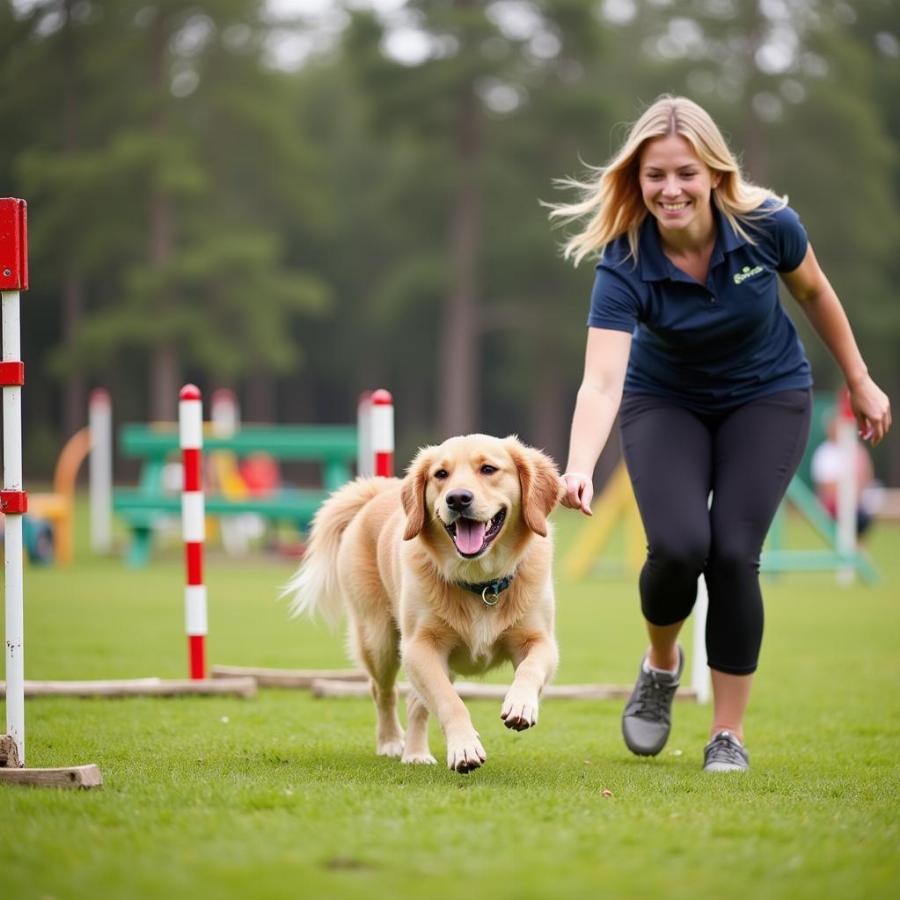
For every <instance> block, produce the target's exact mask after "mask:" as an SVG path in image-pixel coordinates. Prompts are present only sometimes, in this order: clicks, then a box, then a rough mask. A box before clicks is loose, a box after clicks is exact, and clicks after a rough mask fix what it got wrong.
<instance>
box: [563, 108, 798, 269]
mask: <svg viewBox="0 0 900 900" xmlns="http://www.w3.org/2000/svg"><path fill="white" fill-rule="evenodd" d="M670 135H678V136H680V137H683V138H685V139H686V140H687V141H688V143H690V145H691V146H692V147H693V149H694V152H695V153H696V154H697V156H698V157H699V159H700V160H702V162H704V163H705V164H706V165H707V166H708V167H709V168H710V169H711V170H712V172H713V175H718V176H719V183H718V185H717V186H716V187H715V188H714V189H713V192H712V200H713V203H714V204H715V205H716V207H717V208H718V209H719V210H720V211H721V213H722V214H723V215H724V216H725V218H726V219H727V220H728V222H729V223H730V224H731V226H732V227H733V228H734V230H735V231H736V232H737V233H738V234H740V235H741V237H743V238H744V239H745V240H747V241H749V242H750V243H751V244H752V243H754V241H753V238H752V237H751V236H750V235H749V234H748V233H747V231H746V230H745V228H744V227H743V224H742V223H741V221H740V219H741V218H743V219H744V223H746V222H747V219H748V218H753V216H750V215H749V214H750V213H753V212H754V211H757V210H759V207H760V206H761V205H762V204H763V203H764V202H765V201H766V200H772V201H774V204H772V205H771V206H769V207H767V208H766V210H765V211H763V212H762V213H761V214H760V215H758V216H757V217H762V216H765V215H768V214H769V213H771V212H773V211H775V210H776V209H781V208H783V207H784V206H786V205H787V198H786V197H781V196H779V195H777V194H775V193H774V192H773V191H770V190H769V189H768V188H764V187H760V186H759V185H756V184H753V183H752V182H749V181H747V180H745V179H744V177H743V175H742V174H741V169H740V166H739V165H738V162H737V160H736V159H735V157H734V155H733V154H732V152H731V150H729V149H728V144H726V143H725V138H724V137H722V132H721V131H719V129H718V127H717V126H716V123H715V122H713V120H712V118H711V117H710V115H709V113H708V112H706V110H705V109H703V108H702V107H701V106H698V105H697V104H696V103H694V102H693V100H688V99H687V98H686V97H672V96H670V95H669V94H663V95H662V96H661V97H659V98H658V99H657V100H655V101H654V103H653V104H652V105H651V106H650V107H649V109H647V110H646V112H645V113H644V114H643V115H642V116H641V117H640V118H639V119H638V120H637V122H635V123H634V125H633V126H632V128H631V131H630V132H629V134H628V137H627V138H626V140H625V143H624V144H623V145H622V147H621V149H620V150H619V152H618V153H616V155H615V156H614V157H613V158H612V160H611V161H610V162H609V163H608V164H607V165H606V166H589V167H588V168H589V172H590V173H592V174H596V178H594V179H593V180H592V181H577V180H575V179H572V178H563V179H559V180H558V181H557V182H556V184H557V185H558V186H561V187H565V188H574V189H576V190H578V191H580V193H581V199H580V200H578V201H577V202H575V203H561V204H555V205H551V204H548V205H549V206H550V208H551V210H552V211H551V213H550V218H551V219H560V220H562V222H564V223H566V224H568V223H572V222H575V221H578V220H582V219H587V225H586V226H585V227H584V229H583V230H582V231H580V232H579V233H578V234H575V235H574V236H572V237H571V238H569V240H568V241H567V242H566V244H565V245H564V247H563V256H564V257H565V258H566V259H569V258H570V257H574V259H575V265H576V266H577V265H578V263H580V262H581V260H582V259H584V257H585V256H587V255H588V254H589V253H592V252H594V251H596V250H601V249H602V248H603V247H605V246H606V245H607V244H608V243H609V242H610V241H612V240H615V238H617V237H619V236H620V235H623V234H625V235H627V236H628V246H629V248H630V250H631V254H630V255H631V256H632V257H633V258H634V259H635V260H637V255H638V235H639V232H640V227H641V224H642V223H643V221H644V219H645V218H646V217H647V216H648V215H649V211H648V209H647V207H646V206H645V205H644V200H643V197H642V195H641V190H640V186H639V183H638V167H639V165H640V158H641V152H642V151H643V148H644V144H646V143H647V141H650V140H653V139H654V138H661V137H669V136H670Z"/></svg>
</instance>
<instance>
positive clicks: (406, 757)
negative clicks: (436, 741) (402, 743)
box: [400, 751, 437, 766]
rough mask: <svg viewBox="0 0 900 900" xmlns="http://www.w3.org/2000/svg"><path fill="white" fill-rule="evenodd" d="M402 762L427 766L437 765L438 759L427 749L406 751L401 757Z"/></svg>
mask: <svg viewBox="0 0 900 900" xmlns="http://www.w3.org/2000/svg"><path fill="white" fill-rule="evenodd" d="M400 762H402V763H412V764H414V765H415V764H418V765H425V766H434V765H437V760H436V759H435V758H434V757H433V756H432V755H431V754H430V753H428V752H427V751H426V752H425V753H404V754H403V756H401V757H400Z"/></svg>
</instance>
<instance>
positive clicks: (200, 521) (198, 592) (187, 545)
mask: <svg viewBox="0 0 900 900" xmlns="http://www.w3.org/2000/svg"><path fill="white" fill-rule="evenodd" d="M178 437H179V443H180V444H181V468H182V473H183V474H182V488H181V525H182V533H183V535H184V558H185V568H186V572H185V575H186V583H185V588H184V618H185V630H186V631H187V637H188V657H189V668H190V674H191V678H192V679H193V680H195V681H199V680H202V679H203V678H205V677H206V634H207V631H208V630H209V629H208V625H207V616H206V585H204V583H203V544H204V541H205V540H206V519H205V515H204V499H203V477H202V474H201V468H202V467H201V462H202V458H203V398H202V396H201V394H200V389H199V388H198V387H197V386H196V385H193V384H186V385H185V386H184V387H183V388H182V389H181V394H180V395H179V401H178Z"/></svg>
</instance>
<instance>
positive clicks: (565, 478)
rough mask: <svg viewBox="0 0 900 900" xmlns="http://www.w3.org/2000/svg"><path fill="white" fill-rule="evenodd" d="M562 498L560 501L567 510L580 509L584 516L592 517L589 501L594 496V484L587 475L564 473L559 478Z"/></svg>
mask: <svg viewBox="0 0 900 900" xmlns="http://www.w3.org/2000/svg"><path fill="white" fill-rule="evenodd" d="M561 480H562V483H563V497H562V500H561V501H560V502H561V503H562V505H563V506H567V507H568V508H569V509H580V510H581V511H582V512H583V513H584V514H585V515H586V516H592V515H593V512H592V511H591V499H592V498H593V496H594V484H593V482H592V481H591V479H590V476H588V475H582V474H581V473H580V472H566V473H565V475H562V476H561Z"/></svg>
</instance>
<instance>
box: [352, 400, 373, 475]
mask: <svg viewBox="0 0 900 900" xmlns="http://www.w3.org/2000/svg"><path fill="white" fill-rule="evenodd" d="M356 474H357V475H358V476H359V477H360V478H371V477H372V476H373V475H374V474H375V457H374V456H373V455H372V392H371V391H363V393H362V394H360V395H359V402H358V403H357V406H356Z"/></svg>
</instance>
